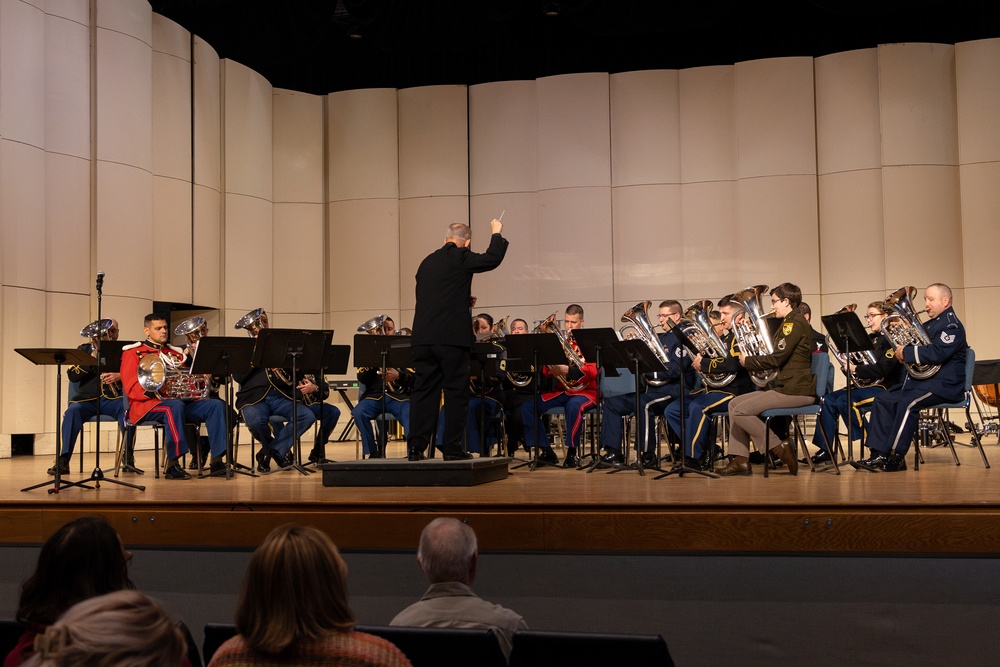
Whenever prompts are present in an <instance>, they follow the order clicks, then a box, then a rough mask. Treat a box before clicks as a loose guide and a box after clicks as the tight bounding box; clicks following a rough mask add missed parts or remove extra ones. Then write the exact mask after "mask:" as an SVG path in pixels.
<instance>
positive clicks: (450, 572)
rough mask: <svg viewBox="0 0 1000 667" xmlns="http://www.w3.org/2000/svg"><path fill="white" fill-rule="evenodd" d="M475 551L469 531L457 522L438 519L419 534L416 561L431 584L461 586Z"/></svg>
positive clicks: (474, 542)
mask: <svg viewBox="0 0 1000 667" xmlns="http://www.w3.org/2000/svg"><path fill="white" fill-rule="evenodd" d="M478 550H479V546H478V544H477V543H476V533H475V531H473V530H472V528H470V527H469V526H468V525H467V524H464V523H462V522H461V521H459V520H458V519H452V518H449V517H441V518H438V519H434V520H433V521H431V522H430V523H429V524H427V526H425V527H424V530H423V532H422V533H420V547H419V549H418V550H417V558H418V559H419V560H420V567H421V569H423V571H424V574H426V575H427V579H428V580H429V581H430V582H431V583H432V584H438V583H442V582H445V581H461V582H464V581H466V579H468V577H469V569H470V568H471V566H472V558H473V556H475V555H476V553H477V551H478Z"/></svg>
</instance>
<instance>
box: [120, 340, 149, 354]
mask: <svg viewBox="0 0 1000 667" xmlns="http://www.w3.org/2000/svg"><path fill="white" fill-rule="evenodd" d="M140 345H145V342H144V341H139V342H138V343H132V344H131V345H126V346H125V347H123V348H122V352H124V351H125V350H134V349H135V348H137V347H139V346H140Z"/></svg>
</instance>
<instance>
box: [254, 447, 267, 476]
mask: <svg viewBox="0 0 1000 667" xmlns="http://www.w3.org/2000/svg"><path fill="white" fill-rule="evenodd" d="M254 458H255V459H257V472H271V463H270V461H271V452H270V450H267V449H261V450H260V451H259V452H257V454H256V455H255V456H254Z"/></svg>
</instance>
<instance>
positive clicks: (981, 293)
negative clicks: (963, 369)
mask: <svg viewBox="0 0 1000 667" xmlns="http://www.w3.org/2000/svg"><path fill="white" fill-rule="evenodd" d="M964 293H965V307H964V308H963V309H962V310H961V311H958V310H957V309H956V312H958V316H959V319H961V320H962V324H964V325H965V331H966V334H967V335H968V340H969V345H971V346H972V347H973V348H975V350H976V359H997V358H1000V336H997V335H996V332H997V331H1000V309H998V308H997V299H1000V287H982V288H975V289H972V288H968V289H965V290H964Z"/></svg>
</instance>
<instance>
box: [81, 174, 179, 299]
mask: <svg viewBox="0 0 1000 667" xmlns="http://www.w3.org/2000/svg"><path fill="white" fill-rule="evenodd" d="M173 240H175V239H173V235H172V234H170V233H163V234H160V233H158V232H157V233H154V230H153V176H152V174H150V173H149V172H148V171H145V170H143V169H138V168H136V167H130V166H127V165H123V164H117V163H115V162H98V163H97V238H96V239H95V242H96V243H97V266H96V267H94V268H96V269H98V270H100V271H104V272H105V273H107V279H106V280H105V283H104V290H105V296H107V295H108V294H114V295H118V296H131V297H138V298H143V299H151V298H153V259H152V258H153V255H154V254H155V253H156V252H157V247H164V248H168V249H169V247H170V244H171V242H172V241H173ZM112 276H113V279H112Z"/></svg>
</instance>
